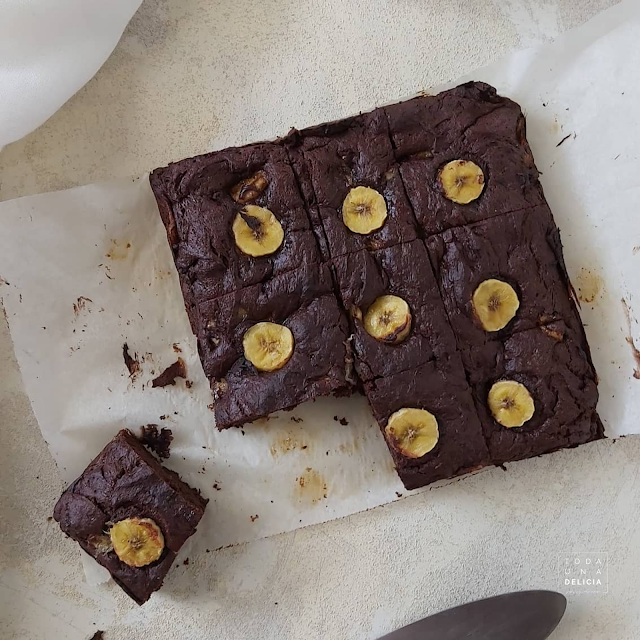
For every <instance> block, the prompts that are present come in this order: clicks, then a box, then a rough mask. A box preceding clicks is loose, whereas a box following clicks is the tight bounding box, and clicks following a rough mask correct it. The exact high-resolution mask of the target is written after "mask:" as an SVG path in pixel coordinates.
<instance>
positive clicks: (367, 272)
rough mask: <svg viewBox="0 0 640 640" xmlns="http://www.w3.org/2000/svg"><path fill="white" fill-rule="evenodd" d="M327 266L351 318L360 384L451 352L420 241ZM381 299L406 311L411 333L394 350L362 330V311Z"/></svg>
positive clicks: (450, 335) (451, 338)
mask: <svg viewBox="0 0 640 640" xmlns="http://www.w3.org/2000/svg"><path fill="white" fill-rule="evenodd" d="M333 266H334V272H335V274H336V280H337V283H338V288H339V290H340V295H341V298H342V302H343V305H344V307H345V309H346V311H347V313H348V314H349V315H350V317H351V322H352V326H353V338H352V341H351V345H352V347H353V350H354V355H355V366H356V371H357V372H358V376H359V377H360V379H361V380H363V381H365V382H367V381H369V380H372V379H373V378H379V377H382V376H389V375H392V374H394V373H399V372H401V371H405V370H407V369H415V368H416V367H418V366H420V365H422V364H424V363H426V362H428V361H429V360H432V359H433V358H435V357H437V356H442V355H445V354H449V353H453V352H455V350H456V341H455V338H454V335H453V332H452V330H451V327H450V326H449V320H448V318H447V314H446V311H445V309H444V305H443V304H442V300H441V298H440V293H439V291H438V285H437V282H436V280H435V277H434V275H433V271H432V269H431V264H430V262H429V256H428V255H427V251H426V249H425V246H424V244H423V243H422V241H421V240H414V241H413V242H409V243H406V244H399V245H395V246H393V247H389V248H387V249H381V250H379V251H373V252H368V251H359V252H357V253H351V254H348V255H346V256H341V257H339V258H335V259H334V261H333ZM387 294H391V295H394V296H398V297H400V298H402V299H403V300H404V301H405V302H407V304H408V305H409V308H410V310H411V332H410V333H409V335H408V337H407V338H405V339H404V340H403V341H402V342H400V343H399V344H390V343H385V342H381V341H379V340H377V339H376V338H374V337H372V336H371V335H369V334H368V333H367V331H366V330H365V328H364V325H363V315H364V314H366V312H367V309H368V308H369V307H370V306H371V305H372V304H373V302H374V301H375V300H376V299H377V298H379V297H380V296H383V295H387Z"/></svg>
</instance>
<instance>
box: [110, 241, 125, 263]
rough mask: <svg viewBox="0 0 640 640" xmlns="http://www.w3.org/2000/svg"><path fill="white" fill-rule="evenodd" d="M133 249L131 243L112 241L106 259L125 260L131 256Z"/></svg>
mask: <svg viewBox="0 0 640 640" xmlns="http://www.w3.org/2000/svg"><path fill="white" fill-rule="evenodd" d="M130 248H131V243H130V242H125V241H124V240H111V242H110V244H109V249H108V250H107V253H105V257H107V258H110V259H111V260H125V259H126V258H127V256H128V254H129V249H130Z"/></svg>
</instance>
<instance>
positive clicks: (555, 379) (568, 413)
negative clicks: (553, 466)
mask: <svg viewBox="0 0 640 640" xmlns="http://www.w3.org/2000/svg"><path fill="white" fill-rule="evenodd" d="M466 366H467V373H468V375H469V380H470V382H471V386H472V389H473V395H474V400H475V402H476V406H477V409H478V415H479V416H480V420H481V422H482V427H483V430H484V434H485V438H486V441H487V444H488V447H489V453H490V455H491V460H492V462H493V463H494V464H502V463H504V462H508V461H511V460H519V459H522V458H530V457H533V456H538V455H541V454H543V453H549V452H551V451H555V450H557V449H561V448H563V447H575V446H577V445H579V444H583V443H585V442H590V441H592V440H597V439H600V438H602V437H604V430H603V426H602V423H601V422H600V419H599V418H598V415H597V413H596V404H597V401H598V389H597V382H596V375H595V372H594V369H593V366H592V364H591V362H590V358H589V355H588V353H587V352H585V351H584V350H583V349H582V348H581V346H580V344H578V343H577V342H576V341H575V340H574V339H573V337H572V332H571V331H570V330H569V329H568V328H567V326H566V325H565V324H564V323H563V322H555V323H551V324H549V325H547V326H545V327H540V328H536V329H531V330H529V331H523V332H520V333H516V334H514V335H512V336H510V337H507V338H504V339H502V340H494V341H492V342H490V343H487V344H485V345H484V346H483V347H482V348H481V349H479V350H476V351H475V353H474V359H473V364H472V365H471V366H470V365H469V364H466ZM499 380H515V381H516V382H519V383H520V384H523V385H524V386H525V387H526V388H527V390H528V391H529V393H530V395H531V397H532V398H533V402H534V407H535V410H534V414H533V417H532V418H531V419H530V420H529V421H527V422H525V424H524V425H523V426H522V427H512V428H507V427H504V426H502V425H501V424H499V423H498V422H497V421H496V420H495V419H494V417H493V415H492V413H491V411H490V409H489V406H488V404H487V397H488V394H489V390H490V389H491V386H492V385H493V383H494V382H497V381H499Z"/></svg>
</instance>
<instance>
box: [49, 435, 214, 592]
mask: <svg viewBox="0 0 640 640" xmlns="http://www.w3.org/2000/svg"><path fill="white" fill-rule="evenodd" d="M207 502H208V501H207V500H205V499H204V498H202V496H201V495H200V494H199V492H198V491H196V490H195V489H192V488H191V487H189V486H188V485H187V484H185V483H184V482H183V481H182V480H181V479H180V478H179V477H178V475H177V474H176V473H174V472H173V471H170V470H169V469H166V468H165V467H163V466H162V465H161V464H160V463H159V462H158V461H157V460H156V459H155V458H154V457H153V456H152V455H151V454H150V453H149V452H148V451H147V450H146V449H145V448H144V447H143V445H142V444H141V443H140V442H139V441H138V439H137V438H136V437H135V436H134V435H133V434H132V433H131V432H130V431H128V430H122V431H120V432H119V433H118V434H117V435H116V436H115V438H113V440H111V442H109V443H108V444H107V445H106V446H105V447H104V449H103V450H102V451H101V452H100V453H99V454H98V456H97V457H96V458H95V459H94V460H93V461H92V462H91V463H90V464H89V465H88V466H87V468H86V469H85V470H84V471H83V472H82V474H81V475H80V477H79V478H78V479H77V480H76V481H75V482H73V483H72V484H71V485H70V486H69V487H68V488H67V489H66V490H65V492H64V493H63V494H62V496H61V497H60V499H59V500H58V502H57V504H56V506H55V510H54V518H55V519H56V521H57V522H58V523H59V524H60V528H61V529H62V531H63V532H64V533H66V534H67V535H68V536H69V537H70V538H73V539H74V540H75V541H76V542H78V544H79V545H80V546H81V547H82V549H84V551H86V552H87V553H88V554H89V555H90V556H91V557H92V558H94V559H95V560H96V561H97V562H98V563H100V564H101V565H102V566H103V567H105V568H106V569H107V570H108V571H109V573H110V574H111V576H112V577H113V579H114V580H115V581H116V582H117V583H118V584H119V585H120V587H122V589H124V591H126V592H127V594H128V595H129V596H131V597H132V598H133V599H134V600H135V601H136V602H137V603H138V604H142V603H144V602H146V601H147V600H148V599H149V597H150V596H151V594H152V593H153V592H154V591H157V590H158V589H159V588H160V587H161V586H162V582H163V580H164V578H165V576H166V574H167V572H168V571H169V569H170V568H171V564H172V563H173V561H174V559H175V557H176V554H177V553H178V551H179V550H180V548H181V547H182V545H183V544H184V543H185V542H186V541H187V539H188V538H190V537H191V536H192V535H193V534H194V533H195V531H196V527H197V525H198V523H199V522H200V519H201V518H202V515H203V513H204V509H205V507H206V505H207ZM127 518H150V519H152V520H153V521H154V522H155V524H156V525H157V526H158V527H159V528H160V530H161V532H162V535H163V537H164V545H165V547H164V550H163V552H162V555H161V556H160V557H159V559H158V560H157V561H155V562H153V563H151V564H148V565H146V566H142V567H133V566H130V565H128V564H126V563H125V562H123V561H122V560H120V558H119V557H118V556H117V555H116V553H115V551H113V548H111V549H108V546H106V548H105V543H104V539H105V538H106V539H107V540H108V535H106V534H107V533H108V530H109V528H110V527H111V526H112V525H113V524H115V523H117V522H119V521H122V520H125V519H127Z"/></svg>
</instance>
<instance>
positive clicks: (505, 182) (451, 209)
mask: <svg viewBox="0 0 640 640" xmlns="http://www.w3.org/2000/svg"><path fill="white" fill-rule="evenodd" d="M385 113H386V114H387V118H388V121H389V128H390V132H391V138H392V140H393V143H394V145H395V153H396V156H397V158H398V159H399V160H400V161H401V162H400V171H401V174H402V180H403V182H404V184H405V187H406V190H407V194H408V196H409V200H410V202H411V205H412V207H413V211H414V213H415V216H416V218H417V221H418V224H419V225H420V227H421V229H422V230H423V233H424V234H425V235H427V236H429V235H431V234H434V233H439V232H441V231H444V230H445V229H448V228H450V227H455V226H460V225H463V224H467V223H471V222H477V221H479V220H485V219H487V218H490V217H493V216H495V215H499V214H502V213H506V212H509V211H517V210H520V209H524V208H526V207H532V206H536V205H539V204H542V203H544V195H543V193H542V187H541V186H540V182H539V180H538V171H537V169H536V167H535V164H534V161H533V155H532V154H531V150H530V148H529V145H528V143H527V140H526V127H525V120H524V116H523V114H522V111H521V109H520V107H519V106H518V105H517V104H516V103H514V102H512V101H511V100H508V99H507V98H502V97H500V96H498V95H497V94H496V92H495V89H493V87H489V85H485V84H483V83H468V84H467V85H462V86H460V87H457V88H456V89H453V90H451V91H448V92H445V93H442V94H440V95H438V96H433V97H431V96H429V97H422V98H416V99H414V100H410V101H408V102H404V103H400V104H397V105H393V106H391V107H386V108H385ZM452 160H471V161H473V162H475V163H476V164H477V165H478V166H479V167H480V168H481V169H482V171H483V174H484V189H483V191H482V193H481V195H480V196H479V197H478V198H477V199H476V200H473V201H472V202H470V203H468V204H456V203H455V202H453V201H451V200H449V199H447V198H446V197H445V195H444V192H443V189H442V186H441V185H440V182H439V177H438V175H439V172H440V169H441V168H442V167H443V166H444V165H445V164H447V163H448V162H450V161H452Z"/></svg>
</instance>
